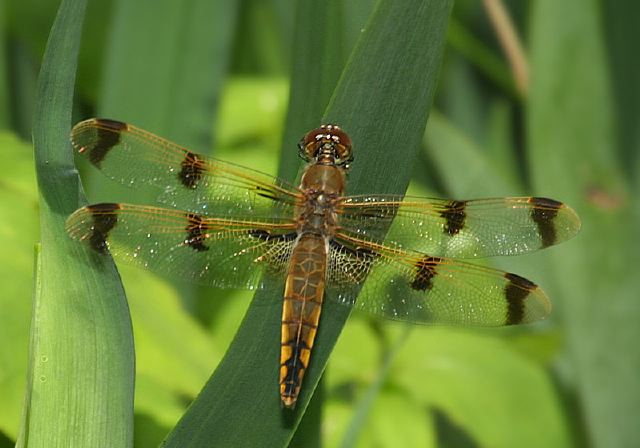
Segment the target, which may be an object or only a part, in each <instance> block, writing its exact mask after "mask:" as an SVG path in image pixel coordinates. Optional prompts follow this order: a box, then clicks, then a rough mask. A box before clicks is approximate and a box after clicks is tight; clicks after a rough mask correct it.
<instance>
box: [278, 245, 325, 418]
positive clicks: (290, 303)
mask: <svg viewBox="0 0 640 448" xmlns="http://www.w3.org/2000/svg"><path fill="white" fill-rule="evenodd" d="M326 271H327V249H326V244H325V240H324V238H323V237H322V236H321V235H317V234H303V235H301V236H300V238H299V240H298V242H297V244H296V246H295V248H294V249H293V254H292V255H291V261H290V265H289V272H288V273H287V281H286V284H285V289H284V303H283V306H282V337H281V344H280V345H281V348H280V397H281V399H282V404H283V405H284V406H286V407H288V408H293V407H294V406H295V404H296V400H297V399H298V394H299V392H300V386H301V384H302V377H303V376H304V372H305V370H306V369H307V366H308V365H309V359H310V357H311V348H312V347H313V341H314V339H315V337H316V330H317V328H318V321H319V320H320V311H321V309H322V298H323V295H324V285H325V278H326Z"/></svg>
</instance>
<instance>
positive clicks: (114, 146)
mask: <svg viewBox="0 0 640 448" xmlns="http://www.w3.org/2000/svg"><path fill="white" fill-rule="evenodd" d="M71 142H72V144H73V146H74V148H75V149H76V150H77V151H78V152H79V153H80V154H82V155H83V156H85V157H86V158H87V159H88V160H89V162H91V163H92V164H93V165H94V166H95V167H96V168H98V169H99V170H101V171H102V172H103V173H104V174H105V175H106V176H108V177H110V178H111V179H114V180H116V181H118V182H120V183H122V184H124V185H126V186H131V187H135V186H138V185H140V184H147V185H152V186H154V187H157V188H159V189H160V190H161V193H160V196H159V198H158V200H159V201H160V202H162V203H165V204H167V205H170V206H172V207H175V208H177V209H182V210H189V211H192V212H194V213H202V214H215V216H228V217H240V216H242V217H253V218H265V217H279V216H282V217H284V216H291V215H292V213H293V212H292V210H293V207H294V206H295V204H296V203H297V202H298V201H299V199H300V196H299V194H298V191H297V189H295V188H294V187H292V186H290V185H288V184H285V183H284V182H282V181H279V180H277V179H276V178H274V177H272V176H269V175H267V174H264V173H260V172H258V171H253V170H250V169H248V168H244V167H242V166H239V165H234V164H231V163H228V162H223V161H221V160H217V159H214V158H211V157H205V156H203V155H200V154H196V153H193V152H190V151H188V150H187V149H185V148H183V147H181V146H179V145H177V144H175V143H172V142H170V141H168V140H165V139H163V138H160V137H158V136H156V135H154V134H151V133H149V132H146V131H144V130H142V129H138V128H136V127H135V126H132V125H129V124H126V123H122V122H119V121H113V120H106V119H96V118H93V119H89V120H86V121H83V122H81V123H78V124H77V125H76V126H75V127H74V128H73V130H72V131H71Z"/></svg>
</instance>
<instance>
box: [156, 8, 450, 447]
mask: <svg viewBox="0 0 640 448" xmlns="http://www.w3.org/2000/svg"><path fill="white" fill-rule="evenodd" d="M450 7H451V4H450V3H449V2H436V1H428V2H425V1H410V2H408V3H407V2H403V3H402V4H400V3H399V2H394V1H388V0H387V1H381V2H379V3H378V4H377V7H376V9H375V11H374V13H373V15H372V17H371V19H370V20H369V22H368V23H367V25H366V29H365V32H364V33H363V35H362V37H361V39H360V41H359V42H358V44H357V45H356V48H355V50H354V52H353V53H352V55H351V57H350V59H349V63H348V65H347V67H346V69H345V71H344V72H343V74H342V76H341V78H340V82H339V84H338V87H337V89H336V91H335V92H334V95H333V99H332V102H331V104H330V105H329V107H328V109H327V112H326V114H325V117H324V118H325V120H327V121H333V122H337V123H340V124H341V125H342V126H343V127H344V129H346V130H347V132H349V133H350V134H351V136H352V138H353V140H354V145H355V148H356V149H355V151H356V152H355V157H356V162H355V163H354V168H353V172H352V173H351V177H350V182H353V184H351V188H350V191H352V192H365V191H378V192H383V193H385V192H388V193H392V192H395V193H400V192H402V191H403V190H404V188H406V186H407V184H408V180H409V176H410V172H411V166H412V160H413V157H415V155H416V154H417V151H418V147H419V143H420V139H421V137H422V133H423V131H424V126H425V122H426V117H427V114H428V110H429V106H430V104H431V99H432V95H433V91H434V90H435V84H436V80H437V73H438V69H439V64H440V59H441V55H442V47H443V40H444V32H445V28H446V21H447V18H448V14H449V11H450ZM308 32H315V33H317V32H318V30H317V29H315V28H311V29H310V30H309V31H308ZM326 32H331V30H326ZM399 67H402V69H401V70H400V69H399ZM309 88H314V86H309ZM268 286H269V287H268V288H267V289H266V290H264V291H260V292H258V294H257V295H256V297H255V298H254V300H253V302H252V304H251V306H250V307H249V310H248V312H247V314H246V316H245V319H244V321H243V323H242V325H241V326H240V329H239V330H238V334H237V336H236V338H235V339H234V341H233V343H232V345H231V347H230V348H229V350H228V351H227V353H226V355H225V357H224V358H223V360H222V362H221V364H220V365H219V366H218V369H217V370H216V372H215V374H214V375H213V377H212V378H211V379H210V381H209V382H208V383H207V385H206V386H205V388H204V389H203V391H202V392H201V394H200V396H199V397H198V399H197V400H196V401H195V402H194V403H193V404H192V405H191V407H190V408H189V410H188V412H187V413H186V414H185V416H184V417H183V419H182V420H181V422H180V423H179V424H178V426H177V427H176V428H175V429H174V431H173V432H172V434H171V435H170V436H169V438H168V439H167V441H166V442H165V443H166V446H180V447H188V446H201V445H202V444H206V443H208V442H209V441H211V440H216V442H217V443H218V444H219V445H220V446H237V445H245V446H270V447H275V446H284V445H286V444H287V443H288V442H289V440H290V439H291V436H292V433H293V431H294V430H295V427H296V426H297V423H298V421H299V420H300V418H301V416H302V414H303V413H304V410H305V408H306V405H307V403H308V402H309V399H310V397H311V395H312V392H313V389H314V388H315V385H316V384H317V382H318V381H319V378H320V376H321V374H322V371H323V370H324V366H325V364H326V362H327V359H328V356H329V354H330V352H331V349H332V347H333V345H334V344H335V341H336V339H337V337H338V335H339V334H340V331H341V329H342V326H343V325H344V322H345V320H346V318H347V317H348V314H349V310H348V308H346V307H343V306H341V305H338V304H335V303H333V302H331V301H330V300H327V302H326V305H325V307H324V310H323V313H322V317H321V322H320V329H319V332H318V336H317V342H316V345H315V347H314V353H313V360H312V361H311V364H310V365H309V369H308V370H307V372H306V374H305V378H304V383H303V388H302V392H301V395H300V398H299V400H298V404H297V407H296V409H295V411H287V410H283V409H281V406H280V397H279V393H278V387H277V377H278V375H277V372H278V363H279V344H278V341H279V337H280V336H279V333H280V325H279V320H280V310H281V308H280V303H281V300H282V299H281V295H282V285H281V284H270V285H268ZM247 422H250V423H247ZM248 425H250V427H251V431H247V427H248Z"/></svg>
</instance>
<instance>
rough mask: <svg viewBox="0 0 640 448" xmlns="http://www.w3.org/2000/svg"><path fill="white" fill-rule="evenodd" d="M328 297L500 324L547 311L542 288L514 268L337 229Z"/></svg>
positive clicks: (442, 319) (398, 315) (405, 315)
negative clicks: (494, 266) (386, 242)
mask: <svg viewBox="0 0 640 448" xmlns="http://www.w3.org/2000/svg"><path fill="white" fill-rule="evenodd" d="M327 285H328V288H329V290H330V291H332V294H330V295H329V297H337V298H338V300H340V301H341V302H342V303H345V304H347V305H352V306H354V307H355V308H356V309H360V310H363V311H366V312H368V313H371V314H374V315H378V316H382V317H385V318H388V319H395V320H400V321H407V322H412V323H423V324H427V323H433V324H461V325H475V326H503V325H515V324H522V323H529V322H534V321H537V320H540V319H543V318H545V317H546V316H547V315H548V314H549V313H550V312H551V304H550V302H549V299H548V298H547V296H546V295H545V293H544V292H543V291H542V290H541V289H540V288H539V287H538V286H537V285H536V284H534V283H533V282H531V281H529V280H527V279H524V278H522V277H520V276H518V275H516V274H510V273H507V272H503V271H498V270H495V269H490V268H485V267H481V266H477V265H473V264H469V263H464V262H460V261H456V260H452V259H448V258H442V257H435V256H429V255H425V254H421V253H417V252H412V251H405V250H403V249H400V248H392V247H387V246H383V245H379V244H376V243H373V242H368V241H365V240H362V239H355V238H351V237H348V236H345V235H337V237H336V238H335V240H334V242H333V243H332V244H331V246H330V259H329V274H328V282H327Z"/></svg>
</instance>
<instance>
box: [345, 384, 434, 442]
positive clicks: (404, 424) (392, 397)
mask: <svg viewBox="0 0 640 448" xmlns="http://www.w3.org/2000/svg"><path fill="white" fill-rule="evenodd" d="M342 446H343V447H345V448H347V447H350V446H358V447H363V448H365V447H370V446H375V447H380V448H396V447H397V448H402V447H409V446H419V447H423V448H429V447H436V446H437V444H436V434H435V427H434V425H433V420H432V418H431V417H430V415H429V409H428V408H427V407H425V406H423V405H422V404H421V403H420V402H419V401H418V400H416V399H415V398H414V397H413V392H412V391H406V390H400V389H397V388H393V387H386V388H384V389H383V390H382V391H381V392H380V394H379V395H378V396H377V398H376V401H375V403H374V405H373V408H372V409H371V415H370V416H369V419H368V422H367V425H366V427H365V428H364V431H363V432H362V433H361V437H360V438H359V440H358V443H357V444H355V445H351V444H344V445H342Z"/></svg>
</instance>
